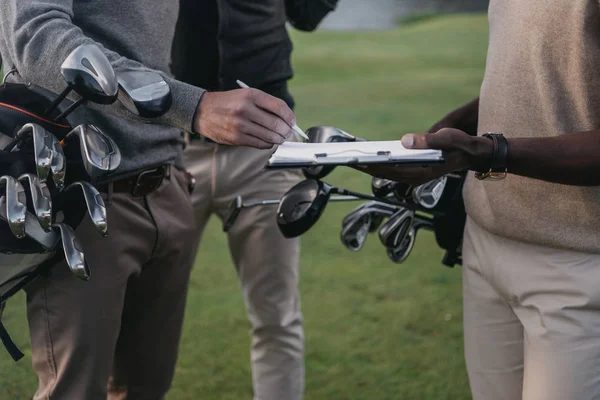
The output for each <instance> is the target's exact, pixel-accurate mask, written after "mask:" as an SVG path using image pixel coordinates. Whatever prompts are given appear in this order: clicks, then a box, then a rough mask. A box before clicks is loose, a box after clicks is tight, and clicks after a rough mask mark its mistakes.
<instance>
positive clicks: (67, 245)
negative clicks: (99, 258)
mask: <svg viewBox="0 0 600 400" xmlns="http://www.w3.org/2000/svg"><path fill="white" fill-rule="evenodd" d="M52 228H54V229H56V230H58V231H59V232H60V237H61V240H62V248H63V251H64V253H65V260H66V262H67V265H68V266H69V269H70V270H71V272H72V273H73V275H75V276H76V277H77V278H79V279H81V280H82V281H88V280H89V279H90V276H91V273H90V270H89V268H88V266H87V263H86V262H85V255H84V254H83V251H82V247H81V243H80V242H79V239H77V236H76V235H75V231H74V230H73V228H71V227H70V226H68V225H66V224H53V225H52Z"/></svg>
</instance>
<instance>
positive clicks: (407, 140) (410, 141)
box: [402, 135, 415, 149]
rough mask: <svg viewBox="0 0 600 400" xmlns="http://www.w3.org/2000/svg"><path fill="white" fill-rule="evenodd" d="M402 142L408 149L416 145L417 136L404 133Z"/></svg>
mask: <svg viewBox="0 0 600 400" xmlns="http://www.w3.org/2000/svg"><path fill="white" fill-rule="evenodd" d="M402 144H403V145H404V147H406V148H407V149H409V148H411V147H413V146H414V145H415V137H414V136H413V135H404V136H402Z"/></svg>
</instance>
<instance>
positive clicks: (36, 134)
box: [7, 124, 53, 182]
mask: <svg viewBox="0 0 600 400" xmlns="http://www.w3.org/2000/svg"><path fill="white" fill-rule="evenodd" d="M47 135H50V134H49V133H48V132H47V131H46V130H45V129H44V128H42V127H41V126H39V125H37V124H25V125H23V126H22V127H21V129H19V131H18V132H17V134H16V135H15V140H14V142H13V143H12V144H10V145H9V146H8V147H7V149H8V150H11V151H19V150H22V149H23V147H24V146H25V143H26V141H27V139H29V138H31V140H32V141H33V154H34V157H35V169H36V174H37V176H38V178H39V179H40V181H41V182H45V181H46V179H47V178H48V175H49V174H50V166H51V164H52V157H53V149H52V147H48V145H47V143H48V142H49V140H47V139H46V137H47Z"/></svg>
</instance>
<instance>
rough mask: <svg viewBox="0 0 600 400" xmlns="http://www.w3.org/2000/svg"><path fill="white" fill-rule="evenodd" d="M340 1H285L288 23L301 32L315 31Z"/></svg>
mask: <svg viewBox="0 0 600 400" xmlns="http://www.w3.org/2000/svg"><path fill="white" fill-rule="evenodd" d="M337 3H338V0H285V10H286V14H287V18H288V21H289V22H290V24H292V26H293V27H294V28H296V29H299V30H301V31H314V30H315V29H317V27H318V26H319V24H320V23H321V21H323V19H324V18H325V17H326V16H327V14H329V13H330V12H331V11H333V10H335V8H336V6H337Z"/></svg>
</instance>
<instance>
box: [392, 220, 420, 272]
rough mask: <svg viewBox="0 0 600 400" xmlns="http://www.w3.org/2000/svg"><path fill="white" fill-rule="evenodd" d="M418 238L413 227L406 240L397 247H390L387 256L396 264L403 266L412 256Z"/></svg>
mask: <svg viewBox="0 0 600 400" xmlns="http://www.w3.org/2000/svg"><path fill="white" fill-rule="evenodd" d="M416 237H417V231H416V229H415V228H414V226H411V227H410V229H409V230H408V232H407V234H406V235H405V236H404V239H403V240H402V241H401V242H400V243H398V246H396V247H388V248H387V255H388V257H389V259H390V260H392V261H393V262H394V263H396V264H402V263H403V262H404V261H406V259H407V258H408V256H409V255H410V253H411V251H412V249H413V247H414V245H415V239H416Z"/></svg>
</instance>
